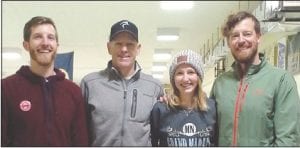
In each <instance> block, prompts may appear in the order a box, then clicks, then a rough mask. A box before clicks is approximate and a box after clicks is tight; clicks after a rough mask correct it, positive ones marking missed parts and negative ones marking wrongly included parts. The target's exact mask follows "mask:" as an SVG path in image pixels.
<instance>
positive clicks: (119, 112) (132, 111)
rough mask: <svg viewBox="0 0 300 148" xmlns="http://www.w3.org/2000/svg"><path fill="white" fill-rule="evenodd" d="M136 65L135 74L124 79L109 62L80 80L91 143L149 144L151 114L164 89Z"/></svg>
mask: <svg viewBox="0 0 300 148" xmlns="http://www.w3.org/2000/svg"><path fill="white" fill-rule="evenodd" d="M135 67H136V73H135V74H134V75H133V76H132V77H131V78H130V79H129V80H125V79H123V78H122V77H121V76H120V75H119V73H118V71H117V70H116V69H114V68H113V67H112V64H111V61H109V62H108V66H107V68H106V69H105V70H102V71H100V72H94V73H91V74H88V75H87V76H85V77H84V78H83V79H82V82H81V89H82V91H83V95H84V97H85V99H87V105H88V114H89V128H90V129H89V131H90V144H91V146H151V139H150V113H151V110H152V108H153V106H154V104H155V103H156V102H157V99H159V97H160V96H162V94H163V93H162V92H163V91H162V87H161V84H160V82H159V81H158V80H155V79H154V78H153V77H152V76H150V75H147V74H144V73H142V72H141V68H140V66H139V65H138V63H137V62H136V65H135Z"/></svg>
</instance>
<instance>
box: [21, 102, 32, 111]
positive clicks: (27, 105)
mask: <svg viewBox="0 0 300 148" xmlns="http://www.w3.org/2000/svg"><path fill="white" fill-rule="evenodd" d="M20 109H21V110H22V111H24V112H27V111H29V110H30V109H31V102H30V101H28V100H24V101H22V102H21V103H20Z"/></svg>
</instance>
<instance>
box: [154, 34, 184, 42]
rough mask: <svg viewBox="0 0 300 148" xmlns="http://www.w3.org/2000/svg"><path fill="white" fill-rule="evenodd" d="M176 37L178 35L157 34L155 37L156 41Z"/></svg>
mask: <svg viewBox="0 0 300 148" xmlns="http://www.w3.org/2000/svg"><path fill="white" fill-rule="evenodd" d="M178 38H179V36H178V35H158V36H157V37H156V39H157V40H158V41H176V40H178Z"/></svg>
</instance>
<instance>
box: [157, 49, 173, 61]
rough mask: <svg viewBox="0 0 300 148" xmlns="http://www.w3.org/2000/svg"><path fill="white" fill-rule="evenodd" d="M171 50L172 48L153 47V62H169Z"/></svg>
mask: <svg viewBox="0 0 300 148" xmlns="http://www.w3.org/2000/svg"><path fill="white" fill-rule="evenodd" d="M171 50H172V49H155V50H154V54H153V61H154V62H169V60H170V59H171V57H172V55H171Z"/></svg>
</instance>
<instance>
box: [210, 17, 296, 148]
mask: <svg viewBox="0 0 300 148" xmlns="http://www.w3.org/2000/svg"><path fill="white" fill-rule="evenodd" d="M223 35H224V36H225V37H226V39H227V44H228V47H229V48H230V49H231V53H232V55H233V57H234V59H235V62H234V63H233V64H232V69H231V70H229V71H227V72H225V73H224V74H222V75H221V76H220V77H218V78H217V79H216V80H215V82H214V85H213V88H212V91H211V97H212V98H214V99H216V102H217V115H218V126H219V130H218V131H219V140H218V142H219V143H218V145H219V146H299V145H300V144H299V139H300V138H299V129H300V122H299V120H300V100H299V94H298V92H297V85H296V82H295V80H294V78H293V76H292V75H291V74H289V73H288V72H286V71H284V70H282V69H279V68H275V67H274V66H271V65H270V64H269V63H267V61H266V58H265V56H264V55H263V54H261V53H259V52H258V44H259V41H260V38H261V32H260V24H259V22H258V20H257V18H255V16H253V15H252V14H250V13H248V12H244V11H241V12H238V13H236V14H232V15H230V16H229V17H228V20H227V22H226V23H225V25H224V28H223Z"/></svg>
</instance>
